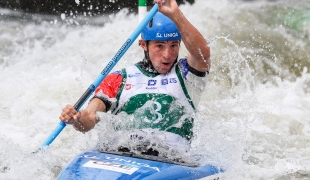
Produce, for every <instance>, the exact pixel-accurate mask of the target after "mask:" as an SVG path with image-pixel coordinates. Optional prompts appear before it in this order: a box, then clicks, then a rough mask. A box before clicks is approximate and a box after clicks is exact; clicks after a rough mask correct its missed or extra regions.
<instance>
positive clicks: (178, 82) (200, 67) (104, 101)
mask: <svg viewBox="0 0 310 180" xmlns="http://www.w3.org/2000/svg"><path fill="white" fill-rule="evenodd" d="M155 2H157V3H158V11H159V12H157V13H156V14H155V16H154V17H153V20H151V22H150V23H149V24H148V25H147V26H146V27H145V29H144V30H143V31H142V33H141V39H140V40H139V44H140V46H141V47H142V49H143V51H144V54H145V57H144V58H143V60H142V61H140V62H138V63H136V64H134V65H133V66H130V67H126V68H124V69H122V70H120V71H116V72H114V73H111V74H109V75H108V76H107V77H106V78H105V79H104V80H103V82H102V83H101V84H100V85H99V86H98V88H97V89H96V91H95V93H94V96H93V97H92V98H91V100H90V101H89V104H88V106H87V107H86V108H85V109H83V110H80V111H78V112H77V111H76V110H75V109H74V107H73V106H72V105H67V106H66V107H65V108H64V109H63V111H62V113H61V116H60V117H59V118H60V120H61V121H64V122H67V123H68V124H72V125H73V126H74V128H75V129H76V130H78V131H81V132H87V131H89V130H91V129H92V128H94V126H95V125H96V123H98V122H99V120H100V119H99V118H98V116H96V112H111V113H112V114H116V115H119V114H121V113H126V114H128V115H133V116H134V117H135V122H134V126H133V128H135V129H142V130H146V131H152V130H154V131H159V132H164V133H165V134H166V137H169V138H170V139H172V140H171V141H172V142H173V141H176V143H178V142H179V141H182V142H183V141H186V142H188V143H190V141H191V139H192V137H193V129H192V128H193V121H194V119H193V118H192V117H193V115H194V113H195V107H197V106H198V103H199V101H200V97H201V93H202V92H203V91H204V89H205V86H206V75H207V74H208V73H209V69H210V63H211V62H210V48H209V46H208V43H207V41H206V40H205V39H204V37H203V36H202V35H201V33H200V32H199V31H198V30H197V29H196V28H195V27H194V26H193V25H192V24H191V23H190V22H189V21H188V20H187V19H186V17H185V16H184V15H183V13H182V12H181V10H180V9H179V7H178V5H177V3H176V1H175V0H167V1H166V2H165V3H163V2H164V1H163V0H155ZM181 41H182V42H183V43H184V45H185V47H186V49H187V51H188V53H189V54H188V56H187V57H184V58H181V59H179V60H178V55H179V50H180V46H181ZM152 132H153V131H152Z"/></svg>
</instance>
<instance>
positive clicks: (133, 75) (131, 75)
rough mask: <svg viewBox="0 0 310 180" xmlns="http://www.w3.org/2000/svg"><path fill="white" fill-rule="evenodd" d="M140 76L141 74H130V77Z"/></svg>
mask: <svg viewBox="0 0 310 180" xmlns="http://www.w3.org/2000/svg"><path fill="white" fill-rule="evenodd" d="M138 76H140V73H135V74H128V77H130V78H131V77H138Z"/></svg>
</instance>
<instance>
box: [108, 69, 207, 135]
mask: <svg viewBox="0 0 310 180" xmlns="http://www.w3.org/2000/svg"><path fill="white" fill-rule="evenodd" d="M182 72H184V71H182V70H180V67H179V66H178V64H175V65H174V66H173V67H172V69H171V70H170V71H169V72H168V73H166V74H153V73H148V72H146V71H144V70H143V69H141V68H140V66H138V65H136V66H130V67H128V68H125V69H123V70H122V77H123V82H122V85H121V88H120V91H119V93H118V94H117V96H116V98H117V107H116V108H115V109H114V111H113V113H114V114H118V113H123V112H126V113H127V114H133V115H134V117H135V122H134V127H133V128H137V129H145V128H152V129H159V130H162V131H167V132H171V133H175V134H178V135H180V136H182V137H183V138H185V139H187V140H190V139H191V138H192V135H193V132H192V126H193V118H192V116H193V113H194V112H195V105H194V104H198V103H197V102H196V103H194V102H193V101H192V98H191V95H190V94H189V92H190V93H196V94H195V95H196V96H197V94H198V95H199V94H201V93H197V92H195V90H199V91H202V90H203V87H200V88H199V87H198V88H197V87H196V88H193V89H192V90H191V91H188V90H187V87H186V84H187V86H188V85H190V86H193V85H194V84H195V85H205V83H200V84H199V83H197V82H199V81H197V79H195V78H193V77H191V76H194V75H193V74H190V75H189V74H188V76H186V77H187V78H189V79H194V80H195V81H194V82H193V81H188V80H187V79H185V78H183V77H184V76H183V75H182ZM200 79H201V77H200ZM186 81H187V82H186ZM201 82H202V81H201ZM194 97H195V96H194ZM198 97H199V96H198ZM198 99H199V98H195V100H198Z"/></svg>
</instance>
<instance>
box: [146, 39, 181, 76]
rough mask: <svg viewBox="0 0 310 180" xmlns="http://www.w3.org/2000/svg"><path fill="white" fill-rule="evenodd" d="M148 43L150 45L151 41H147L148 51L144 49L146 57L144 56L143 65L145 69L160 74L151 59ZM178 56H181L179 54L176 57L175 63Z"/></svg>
mask: <svg viewBox="0 0 310 180" xmlns="http://www.w3.org/2000/svg"><path fill="white" fill-rule="evenodd" d="M148 45H149V41H146V51H144V58H143V61H142V62H143V63H142V66H141V67H142V69H143V70H145V71H147V72H149V73H154V74H159V73H158V72H157V70H156V69H155V68H154V66H153V64H152V61H151V58H150V55H149V46H148ZM178 57H179V56H177V57H176V58H175V61H174V64H175V63H177V61H178ZM171 68H172V67H171Z"/></svg>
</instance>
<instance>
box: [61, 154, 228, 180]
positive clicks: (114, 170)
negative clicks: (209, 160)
mask: <svg viewBox="0 0 310 180" xmlns="http://www.w3.org/2000/svg"><path fill="white" fill-rule="evenodd" d="M221 172H224V171H223V170H222V169H221V168H219V167H215V166H213V165H204V166H197V165H195V164H188V163H180V162H179V163H178V162H173V161H172V160H169V159H166V158H163V157H158V156H150V155H135V154H133V153H106V152H97V151H86V152H83V153H81V154H79V155H78V156H76V157H75V158H74V159H73V160H72V161H71V162H70V163H69V165H68V166H67V167H66V168H65V169H63V170H62V171H61V172H60V174H59V175H58V177H57V179H58V180H63V179H70V180H82V179H83V180H85V179H87V180H95V179H96V180H97V179H104V180H106V179H108V180H125V179H126V180H132V179H137V180H138V179H145V180H152V179H153V180H160V179H165V180H167V179H169V180H173V179H184V180H185V179H188V180H194V179H201V178H205V177H208V178H207V179H209V177H210V179H212V180H213V179H215V180H217V179H219V175H220V174H221Z"/></svg>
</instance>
